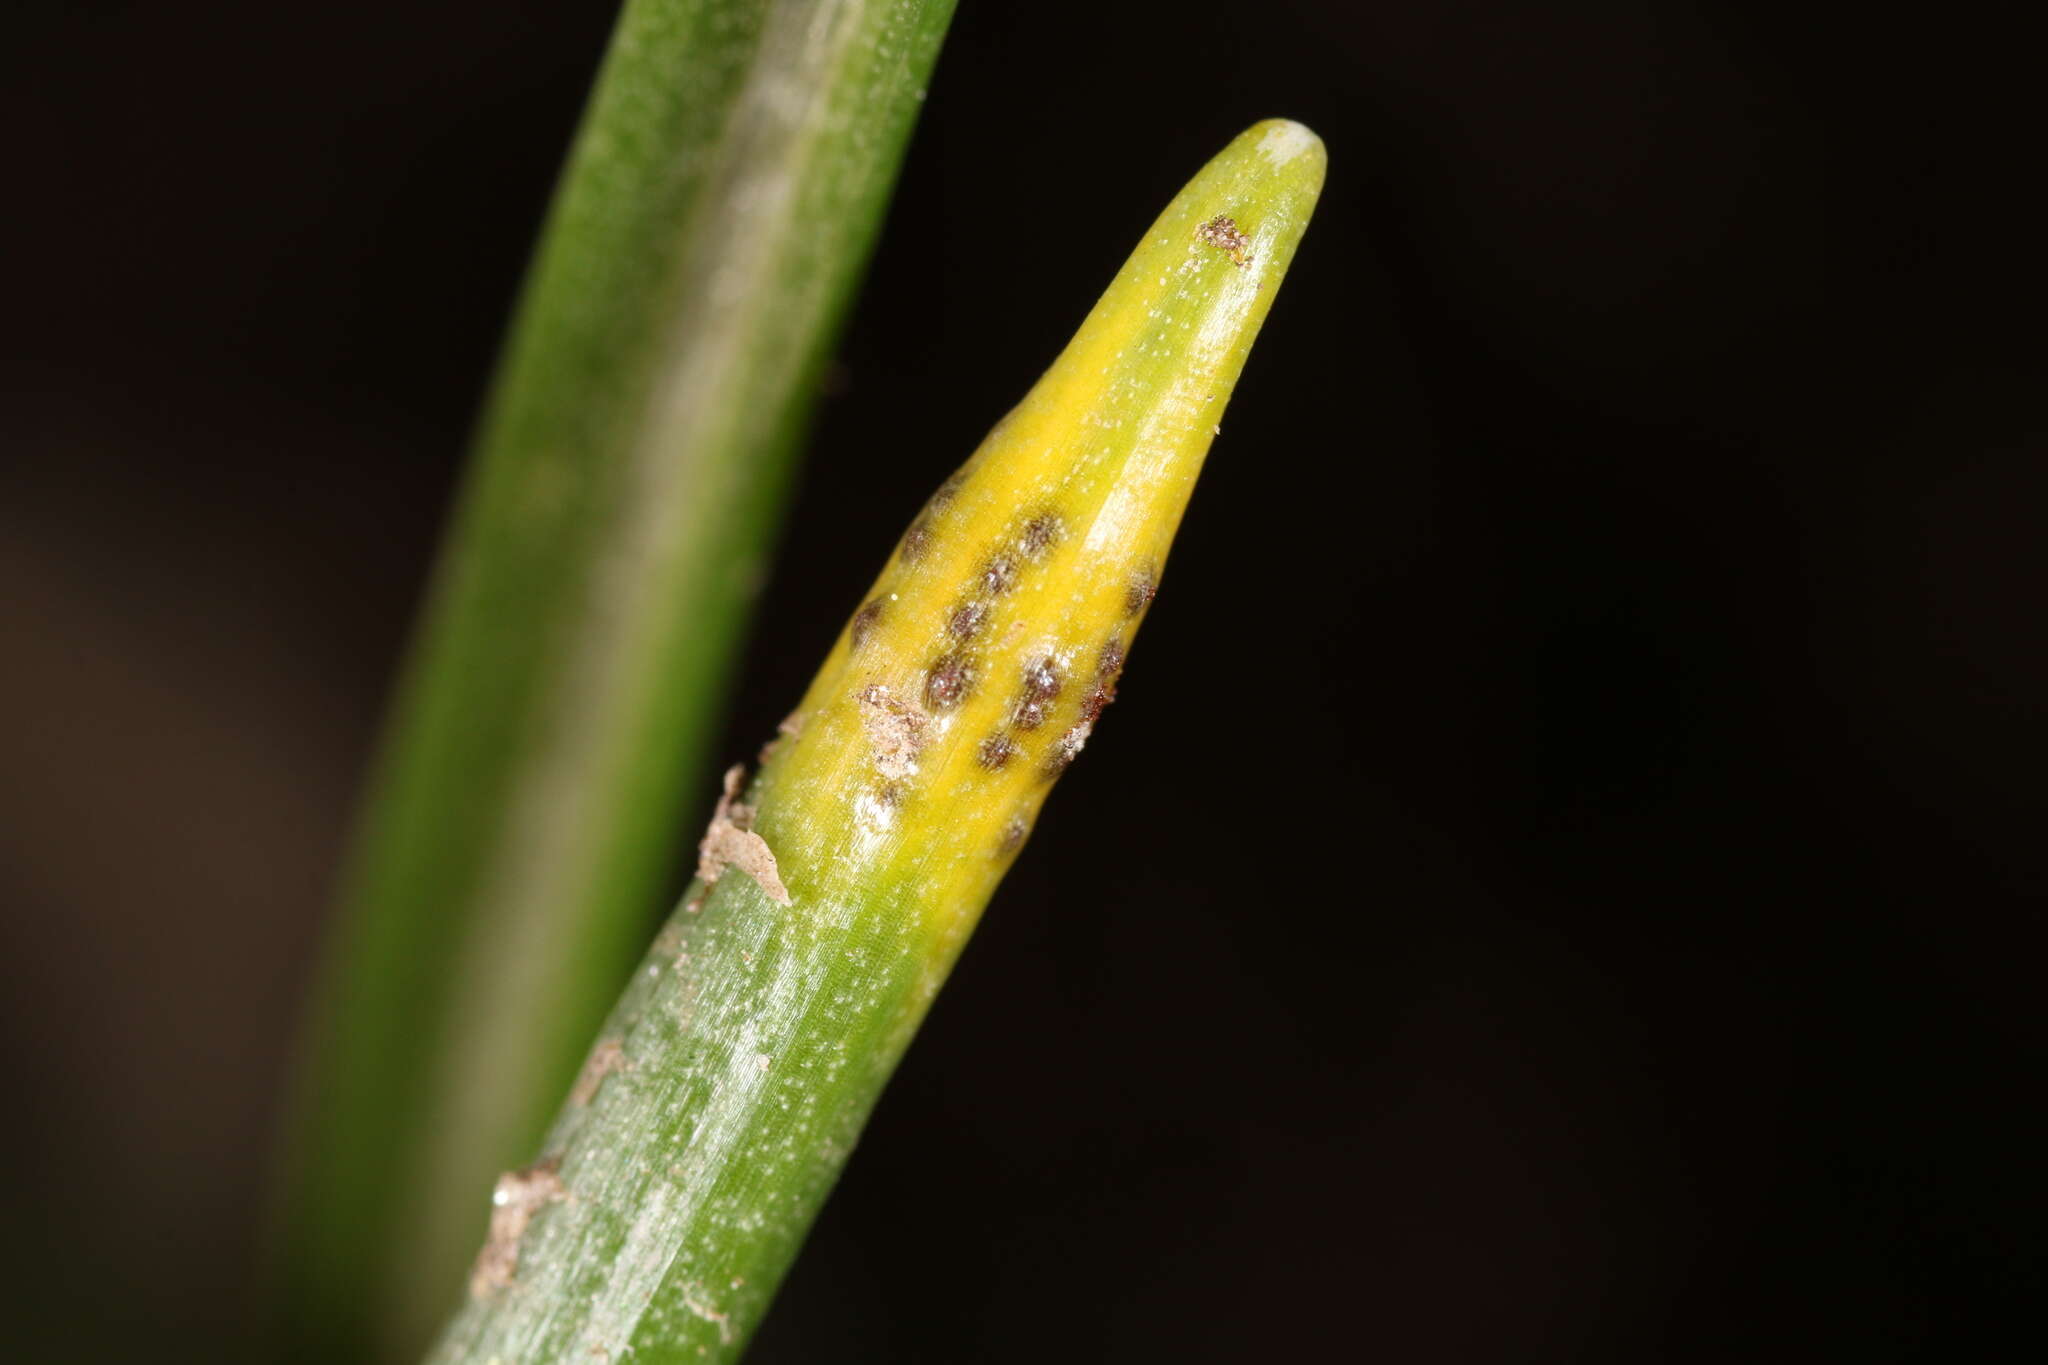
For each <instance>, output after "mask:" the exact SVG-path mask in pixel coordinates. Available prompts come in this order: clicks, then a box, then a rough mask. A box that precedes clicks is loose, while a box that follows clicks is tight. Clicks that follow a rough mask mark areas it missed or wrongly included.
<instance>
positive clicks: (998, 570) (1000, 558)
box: [975, 551, 1017, 597]
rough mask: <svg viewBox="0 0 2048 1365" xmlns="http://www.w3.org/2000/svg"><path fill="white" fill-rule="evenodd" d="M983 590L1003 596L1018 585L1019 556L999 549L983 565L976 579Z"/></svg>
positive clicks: (989, 593) (993, 594)
mask: <svg viewBox="0 0 2048 1365" xmlns="http://www.w3.org/2000/svg"><path fill="white" fill-rule="evenodd" d="M975 581H976V582H977V583H978V584H979V585H980V587H981V590H982V591H983V592H985V593H987V594H988V595H989V596H990V597H1001V596H1002V595H1003V594H1004V593H1006V592H1008V591H1009V590H1010V589H1012V588H1014V587H1016V586H1017V558H1016V556H1015V555H1012V554H1010V553H1008V552H1007V551H997V552H996V553H995V554H992V555H990V556H989V557H988V562H987V563H985V564H983V565H982V566H981V573H980V574H979V575H977V577H976V580H975Z"/></svg>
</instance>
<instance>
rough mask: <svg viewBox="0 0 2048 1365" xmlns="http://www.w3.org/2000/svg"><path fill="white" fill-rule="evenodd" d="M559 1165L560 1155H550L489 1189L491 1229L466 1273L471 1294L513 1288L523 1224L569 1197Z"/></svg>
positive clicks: (486, 1294) (479, 1295)
mask: <svg viewBox="0 0 2048 1365" xmlns="http://www.w3.org/2000/svg"><path fill="white" fill-rule="evenodd" d="M561 1164H562V1159H561V1158H560V1157H559V1156H551V1157H548V1158H547V1159H546V1160H544V1161H540V1162H537V1163H536V1164H534V1165H532V1166H528V1167H527V1168H526V1169H525V1170H521V1171H507V1172H505V1174H503V1175H501V1176H499V1177H498V1184H497V1187H496V1188H494V1189H493V1190H492V1191H491V1230H490V1233H489V1235H488V1236H486V1237H485V1239H484V1246H483V1250H482V1251H479V1252H478V1253H477V1257H476V1265H475V1267H474V1268H472V1269H471V1270H470V1272H469V1293H470V1297H472V1298H478V1299H482V1298H487V1297H489V1296H490V1294H491V1293H492V1292H493V1291H494V1290H499V1289H509V1288H511V1287H512V1281H513V1279H514V1277H515V1276H516V1275H517V1273H518V1271H519V1242H520V1239H521V1238H523V1237H525V1236H526V1225H527V1224H528V1223H530V1222H532V1221H533V1215H534V1214H535V1213H537V1212H539V1211H540V1210H541V1209H542V1208H544V1207H546V1206H547V1205H549V1204H553V1203H558V1202H560V1201H561V1200H564V1199H567V1198H568V1197H569V1191H568V1190H567V1189H566V1188H565V1187H564V1186H563V1184H562V1180H561V1177H560V1176H558V1175H556V1174H555V1172H556V1171H557V1170H558V1169H559V1168H560V1167H561Z"/></svg>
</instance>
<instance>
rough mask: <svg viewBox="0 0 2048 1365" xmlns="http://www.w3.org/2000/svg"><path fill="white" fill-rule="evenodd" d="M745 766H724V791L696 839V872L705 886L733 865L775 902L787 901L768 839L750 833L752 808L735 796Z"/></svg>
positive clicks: (745, 772)
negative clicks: (700, 835)
mask: <svg viewBox="0 0 2048 1365" xmlns="http://www.w3.org/2000/svg"><path fill="white" fill-rule="evenodd" d="M746 776H747V770H746V768H745V767H743V766H742V765H740V764H737V763H736V764H734V765H733V766H732V767H731V768H728V769H727V770H726V774H725V791H724V792H723V794H721V795H720V796H719V798H718V809H717V810H715V811H714V812H712V815H711V827H710V828H709V829H707V830H705V831H704V837H703V838H702V839H701V840H699V841H698V843H697V876H698V878H699V879H700V880H701V881H702V882H703V883H704V885H706V886H711V885H714V884H715V883H716V882H717V881H718V879H719V878H720V877H721V876H723V875H724V874H725V869H726V868H728V867H736V868H738V869H739V870H740V871H742V872H744V873H746V874H747V875H748V876H749V877H752V878H753V879H754V883H755V885H757V886H759V887H760V888H761V890H762V891H763V892H765V893H766V894H767V897H768V899H769V900H772V901H774V902H775V903H776V904H777V905H788V904H790V903H791V902H790V898H789V890H788V888H786V887H785V886H783V884H782V873H781V869H780V868H779V867H778V866H777V865H776V862H775V854H774V851H773V850H771V849H770V848H769V847H768V841H767V840H766V839H763V838H762V837H761V836H760V835H758V834H756V833H754V831H753V829H752V828H751V827H752V825H753V823H754V808H753V807H752V806H749V805H747V804H746V803H745V802H743V801H741V800H740V799H739V794H740V787H741V784H742V783H744V782H745V780H746Z"/></svg>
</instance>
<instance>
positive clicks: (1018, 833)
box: [996, 815, 1031, 857]
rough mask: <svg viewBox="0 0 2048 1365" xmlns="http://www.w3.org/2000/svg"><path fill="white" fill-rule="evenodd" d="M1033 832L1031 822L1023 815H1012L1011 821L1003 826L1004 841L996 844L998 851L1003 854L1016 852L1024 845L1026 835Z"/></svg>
mask: <svg viewBox="0 0 2048 1365" xmlns="http://www.w3.org/2000/svg"><path fill="white" fill-rule="evenodd" d="M1029 833H1031V822H1030V821H1028V820H1026V819H1025V818H1024V817H1023V816H1021V815H1013V816H1011V817H1010V823H1008V824H1007V825H1004V826H1003V837H1002V841H1001V842H1000V843H998V844H997V845H996V852H997V853H998V854H1001V855H1003V856H1006V857H1007V856H1008V855H1009V854H1012V853H1015V852H1016V851H1017V850H1018V849H1020V848H1022V847H1023V846H1024V836H1025V835H1027V834H1029Z"/></svg>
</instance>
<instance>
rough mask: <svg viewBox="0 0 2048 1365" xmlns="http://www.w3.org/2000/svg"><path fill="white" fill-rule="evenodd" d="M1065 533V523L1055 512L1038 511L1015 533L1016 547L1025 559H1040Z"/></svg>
mask: <svg viewBox="0 0 2048 1365" xmlns="http://www.w3.org/2000/svg"><path fill="white" fill-rule="evenodd" d="M1065 533H1066V524H1065V523H1064V522H1062V521H1061V520H1060V516H1059V513H1057V512H1040V513H1038V514H1037V515H1036V516H1034V517H1032V518H1031V520H1029V521H1027V522H1025V523H1024V529H1023V530H1022V531H1020V532H1018V533H1017V547H1018V548H1019V549H1020V550H1022V551H1023V552H1024V557H1025V558H1027V559H1042V558H1044V557H1045V552H1046V551H1047V550H1050V549H1051V548H1052V547H1053V546H1055V545H1057V544H1059V542H1060V537H1061V536H1062V535H1064V534H1065Z"/></svg>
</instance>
